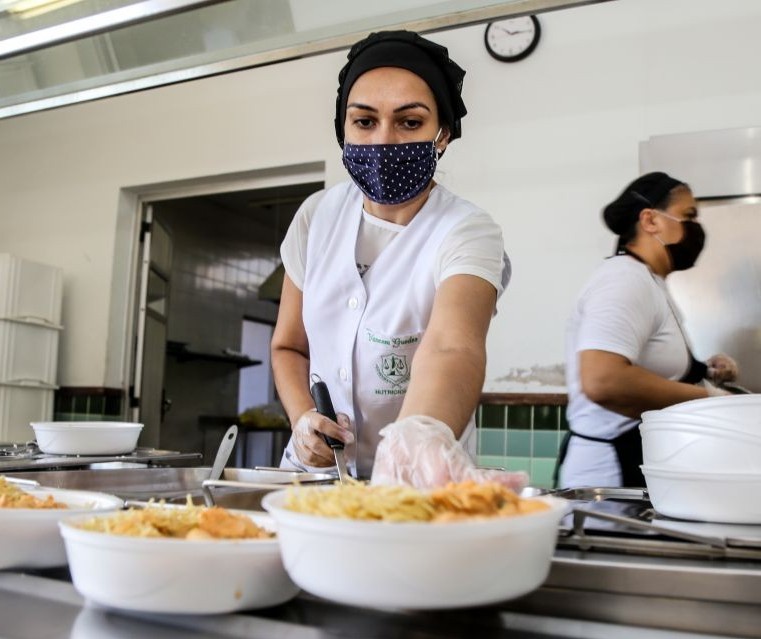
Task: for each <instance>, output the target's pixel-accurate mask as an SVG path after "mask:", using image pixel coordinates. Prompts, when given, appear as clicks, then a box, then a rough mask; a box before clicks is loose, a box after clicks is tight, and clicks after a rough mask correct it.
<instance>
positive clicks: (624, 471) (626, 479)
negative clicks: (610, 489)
mask: <svg viewBox="0 0 761 639" xmlns="http://www.w3.org/2000/svg"><path fill="white" fill-rule="evenodd" d="M624 254H625V255H630V256H631V257H633V258H634V259H637V260H639V261H640V262H641V261H642V259H641V258H640V257H639V256H638V255H635V254H634V253H631V252H630V251H629V250H627V249H625V248H619V249H618V252H617V255H624ZM677 324H678V322H677ZM680 328H681V327H680ZM685 343H686V340H685ZM687 352H688V353H689V355H690V368H689V370H688V371H687V373H685V374H684V375H683V376H682V378H681V379H680V380H679V381H680V382H683V383H685V384H697V383H698V382H700V381H701V380H702V379H704V378H705V376H706V373H707V372H708V367H707V366H706V365H705V364H704V363H703V362H701V361H698V360H697V359H695V356H694V355H693V354H692V351H690V347H689V344H688V345H687ZM641 423H642V422H641V421H640V422H637V423H636V424H635V425H634V426H633V427H632V428H630V429H629V430H627V431H625V432H623V433H621V434H620V435H618V436H616V437H614V438H612V439H603V438H602V437H590V436H589V435H582V434H581V433H576V432H574V431H572V430H571V429H570V428H569V429H568V432H567V433H566V434H565V437H563V441H562V442H561V443H560V450H559V451H558V459H557V462H556V463H555V472H554V473H553V474H552V481H553V485H554V487H555V488H557V487H558V478H559V476H560V467H561V466H562V465H563V462H564V461H565V458H566V455H567V454H568V444H569V442H570V441H571V437H581V439H586V440H589V441H592V442H600V443H603V444H611V445H612V446H613V447H614V448H615V450H616V459H617V460H618V465H619V467H620V469H621V486H622V487H624V488H644V487H645V476H644V475H643V474H642V470H641V469H640V466H641V465H642V437H641V435H640V433H639V425H640V424H641Z"/></svg>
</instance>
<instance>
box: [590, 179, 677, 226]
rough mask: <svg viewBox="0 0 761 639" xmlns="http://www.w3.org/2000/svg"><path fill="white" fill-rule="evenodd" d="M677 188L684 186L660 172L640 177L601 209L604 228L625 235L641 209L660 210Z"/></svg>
mask: <svg viewBox="0 0 761 639" xmlns="http://www.w3.org/2000/svg"><path fill="white" fill-rule="evenodd" d="M677 186H686V184H685V183H684V182H681V181H680V180H676V179H674V178H672V177H671V176H670V175H668V174H666V173H662V172H660V171H656V172H654V173H646V174H645V175H641V176H640V177H638V178H637V179H636V180H634V182H632V183H631V184H629V186H627V187H626V188H625V189H624V190H623V191H622V192H621V195H619V196H618V197H617V198H616V199H615V200H613V201H612V202H611V203H610V204H608V206H606V207H605V208H604V209H603V211H602V216H603V219H604V220H605V224H606V226H607V227H608V228H609V229H610V230H611V231H613V232H614V233H615V234H616V235H622V234H624V233H627V232H628V231H629V230H630V229H631V228H632V226H633V225H634V224H635V222H636V221H637V220H638V219H639V214H640V211H642V209H647V208H651V209H657V208H662V207H663V206H664V205H665V204H667V203H668V195H669V193H670V192H671V190H672V189H674V188H675V187H677Z"/></svg>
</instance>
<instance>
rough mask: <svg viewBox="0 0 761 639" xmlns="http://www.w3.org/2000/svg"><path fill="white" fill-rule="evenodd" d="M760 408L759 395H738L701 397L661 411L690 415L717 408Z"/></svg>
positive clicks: (760, 396)
mask: <svg viewBox="0 0 761 639" xmlns="http://www.w3.org/2000/svg"><path fill="white" fill-rule="evenodd" d="M747 405H750V406H761V393H751V394H738V395H720V396H716V397H701V398H699V399H691V400H688V401H686V402H679V403H678V404H672V405H671V406H666V407H665V408H662V409H661V410H663V411H668V412H672V411H685V412H690V413H699V412H700V411H701V410H703V409H704V408H705V409H713V408H716V407H717V406H718V407H725V406H727V407H734V406H747Z"/></svg>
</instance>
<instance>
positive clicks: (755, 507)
mask: <svg viewBox="0 0 761 639" xmlns="http://www.w3.org/2000/svg"><path fill="white" fill-rule="evenodd" d="M641 468H642V473H643V474H644V476H645V482H646V484H647V492H648V494H649V496H650V501H651V502H652V504H653V507H654V508H655V510H656V511H657V512H658V513H660V514H661V515H665V516H667V517H675V518H677V519H689V520H693V521H709V522H716V523H726V524H761V499H759V498H758V495H759V491H761V473H709V472H702V473H695V472H688V471H679V470H671V469H666V468H658V467H653V466H645V465H643V466H642V467H641Z"/></svg>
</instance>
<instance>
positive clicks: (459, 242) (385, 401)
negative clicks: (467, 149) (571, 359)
mask: <svg viewBox="0 0 761 639" xmlns="http://www.w3.org/2000/svg"><path fill="white" fill-rule="evenodd" d="M483 216H486V220H487V221H489V222H490V219H489V218H488V216H487V215H486V214H485V213H483V212H482V211H479V210H478V209H476V207H475V206H474V205H472V204H471V203H469V202H467V201H465V200H463V199H461V198H458V197H457V196H455V195H453V194H452V193H450V192H449V191H447V190H446V189H445V188H443V187H441V186H436V187H435V188H434V189H433V190H432V191H431V194H430V196H429V198H428V200H427V201H426V203H425V205H424V206H423V208H422V209H421V210H420V211H419V212H418V213H417V215H416V216H415V217H414V218H413V219H412V220H411V221H410V223H409V224H407V225H406V226H398V225H389V224H388V223H384V222H382V221H380V222H381V224H375V222H376V220H375V218H372V216H368V215H366V214H365V215H363V212H362V194H361V192H360V191H359V189H357V188H356V186H354V184H353V183H351V182H345V183H342V184H339V185H337V186H336V187H333V188H332V189H330V190H328V191H327V192H325V193H322V194H319V195H315V196H312V197H310V198H309V199H308V200H307V201H306V202H305V203H304V206H303V209H302V210H301V211H299V212H298V213H297V215H296V218H295V219H294V222H293V224H292V226H291V229H289V232H288V235H287V237H286V240H285V241H284V243H283V247H282V248H281V254H282V256H283V262H284V264H285V268H286V272H287V273H288V276H289V277H290V278H291V279H292V280H293V281H294V283H295V284H296V285H297V286H300V287H302V291H303V294H304V304H303V316H304V326H305V328H306V331H307V336H308V339H309V345H310V367H311V372H313V373H316V374H318V375H320V377H321V378H322V379H323V380H324V381H325V382H326V384H327V386H328V389H329V390H330V393H331V396H332V399H333V404H334V407H335V409H336V412H343V413H346V414H347V415H348V416H349V418H350V419H351V421H352V425H353V427H354V428H355V437H356V443H355V444H353V445H351V446H347V448H346V455H347V461H348V465H349V467H350V468H353V469H355V472H356V473H358V474H359V475H360V476H368V475H369V474H370V472H371V469H372V464H373V461H374V457H375V448H376V446H377V443H378V439H379V438H378V431H379V430H380V429H381V428H382V427H383V426H385V425H386V424H388V423H390V422H392V421H395V420H396V418H397V415H398V412H399V410H400V408H401V404H402V401H403V399H404V395H405V393H406V389H407V385H408V383H409V372H410V367H411V364H412V358H413V357H414V354H415V351H416V350H417V347H418V346H419V344H420V342H421V341H422V337H423V334H424V332H425V329H426V326H427V324H428V320H429V318H430V313H431V310H432V306H433V299H434V296H435V293H436V289H437V287H438V285H439V284H440V282H441V281H442V280H443V279H445V278H446V277H449V276H451V275H455V274H460V273H465V274H471V275H478V276H481V277H483V278H484V279H486V280H487V281H489V282H490V283H492V284H493V285H494V287H495V288H496V289H497V291H498V292H499V293H501V292H502V290H503V288H504V286H505V285H506V284H507V279H508V277H509V267H508V264H509V262H507V261H506V256H505V255H504V249H503V245H502V238H501V231H500V229H499V227H498V226H497V225H496V224H494V223H493V222H491V223H490V224H484V218H483ZM471 217H476V218H480V220H478V219H477V220H476V223H475V226H478V225H479V224H481V225H482V233H483V227H484V226H485V227H487V228H488V230H487V232H486V233H483V235H481V236H480V237H479V233H474V232H473V231H472V227H471V226H469V225H467V224H466V220H468V219H469V218H471ZM363 225H364V226H365V227H367V228H368V229H369V230H370V233H369V234H370V235H375V236H376V238H375V240H376V242H375V244H373V241H372V240H371V241H370V247H369V248H368V246H358V242H359V241H365V240H366V238H367V235H368V234H367V233H360V227H361V226H363ZM378 229H380V233H378V232H376V231H377V230H378ZM386 231H390V232H391V236H390V237H387V238H386V239H385V240H381V241H380V250H379V251H378V250H377V249H378V242H377V239H378V238H377V236H379V235H380V236H381V237H383V235H384V232H386ZM385 234H386V235H388V234H387V233H385ZM473 235H475V237H476V238H477V240H476V241H475V242H473ZM304 238H306V249H305V250H304V248H303V247H302V246H301V245H299V240H301V241H303V239H304ZM294 243H295V246H294ZM473 244H475V245H476V246H473ZM373 246H374V247H375V248H373ZM463 248H465V249H467V250H465V251H463ZM376 252H377V253H378V254H377V255H373V253H376ZM463 252H464V255H463ZM470 252H473V253H475V254H476V255H477V257H476V258H475V259H472V260H468V259H467V255H468V254H469V253H470ZM358 256H364V257H362V259H358ZM368 256H369V258H368ZM368 259H369V260H371V261H372V264H370V265H369V266H368V265H367V261H368ZM294 261H295V264H294ZM299 264H303V265H304V267H305V269H304V276H303V279H302V278H301V276H300V269H299V267H298V265H299ZM360 271H364V272H363V274H362V275H360ZM300 280H301V281H300ZM463 442H464V444H465V446H466V448H468V449H469V450H470V452H471V454H473V455H474V454H475V428H474V421H473V419H471V423H470V424H469V426H468V428H466V431H465V433H464V434H463ZM281 465H283V466H286V467H296V468H300V469H305V470H315V469H313V468H309V467H307V466H305V465H304V464H301V463H300V462H299V461H298V459H297V458H296V456H295V454H294V451H293V449H292V447H291V443H289V445H288V447H287V448H286V452H285V455H284V457H283V462H282V464H281ZM323 470H324V469H323Z"/></svg>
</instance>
